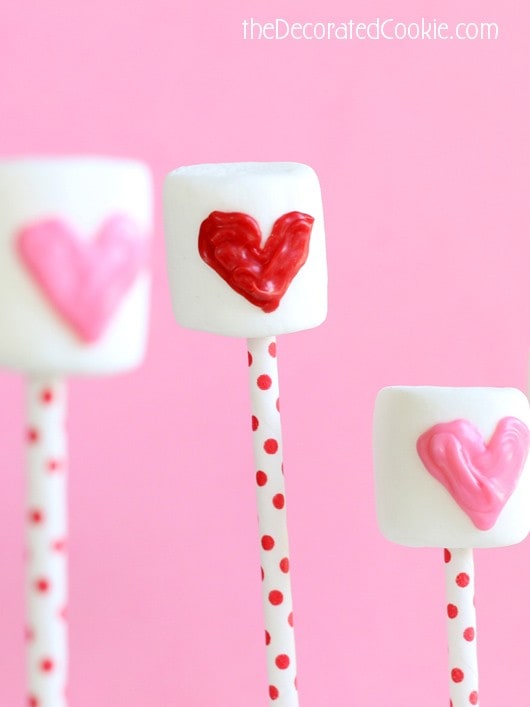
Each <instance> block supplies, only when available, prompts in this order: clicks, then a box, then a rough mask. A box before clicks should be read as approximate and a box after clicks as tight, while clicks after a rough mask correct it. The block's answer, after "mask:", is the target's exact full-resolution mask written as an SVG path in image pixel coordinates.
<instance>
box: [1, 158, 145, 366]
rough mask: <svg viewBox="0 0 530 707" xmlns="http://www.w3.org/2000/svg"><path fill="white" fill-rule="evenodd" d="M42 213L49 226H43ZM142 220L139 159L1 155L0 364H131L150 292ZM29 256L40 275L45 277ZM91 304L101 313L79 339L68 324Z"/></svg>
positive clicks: (87, 316)
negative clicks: (100, 320) (104, 312)
mask: <svg viewBox="0 0 530 707" xmlns="http://www.w3.org/2000/svg"><path fill="white" fill-rule="evenodd" d="M116 217H117V219H116ZM113 219H115V220H114V221H112V220H113ZM50 220H51V221H52V225H51V227H50V229H49V232H48V231H46V228H43V224H45V223H46V222H48V223H49V222H50ZM118 222H119V223H118ZM151 223H152V186H151V176H150V172H149V170H148V168H147V167H146V166H145V165H143V164H142V163H139V162H134V161H130V160H121V159H108V158H96V157H72V158H36V159H33V158H28V159H19V160H9V161H3V162H0V366H5V367H8V368H14V369H17V370H22V371H26V372H30V373H46V374H61V375H63V374H64V375H66V374H100V373H112V372H117V371H123V370H127V369H130V368H133V367H135V366H136V365H138V364H139V363H140V361H141V360H142V358H143V355H144V350H145V344H146V334H147V320H148V298H149V276H148V271H147V262H146V258H145V257H144V258H143V262H142V264H141V265H140V264H139V261H140V259H141V257H142V256H140V255H139V253H140V252H141V251H143V252H144V255H147V247H148V241H147V239H148V238H149V236H150V235H151V228H152V225H151ZM109 224H111V225H109ZM39 230H40V232H39V233H37V232H38V231H39ZM28 231H29V232H30V237H29V238H28V237H27V232H28ZM102 231H105V236H104V238H103V239H102V240H105V239H107V243H106V246H105V247H106V252H105V254H104V253H103V251H104V250H105V248H104V247H102V248H101V249H100V250H99V251H98V250H97V249H95V248H94V245H95V243H96V242H98V243H101V242H102V241H100V239H99V236H100V235H101V234H102ZM117 231H120V232H121V234H120V235H118V236H117V237H118V239H122V240H120V241H119V243H117V242H116V240H115V237H116V232H117ZM125 231H126V233H125V235H123V234H124V232H125ZM111 232H112V234H111ZM23 233H26V236H23V235H22V234H23ZM109 234H111V235H110V236H109ZM48 235H49V237H50V238H51V239H52V240H51V241H50V240H46V239H47V238H48ZM122 236H123V238H122ZM56 237H57V239H58V241H59V243H58V242H57V240H56ZM24 238H26V240H25V241H24ZM39 239H40V243H39ZM96 239H97V241H96ZM113 239H114V240H113ZM30 241H31V242H30ZM109 241H112V243H109ZM48 243H50V244H52V245H48ZM88 244H90V245H88ZM129 244H130V246H129ZM91 249H92V250H91ZM129 250H130V251H131V252H132V251H134V252H135V253H136V255H135V256H134V257H133V256H132V255H131V252H129ZM79 254H81V255H79ZM31 259H33V266H34V267H35V268H37V269H40V270H41V271H43V272H44V275H43V274H42V272H41V278H44V280H45V282H44V284H43V281H42V280H41V281H40V282H39V277H38V276H36V275H35V272H34V271H32V269H31V266H30V260H31ZM54 259H55V260H54ZM124 259H125V260H128V265H127V267H128V268H129V270H130V272H129V275H128V276H127V277H128V280H127V277H126V282H129V280H130V282H129V284H125V285H123V284H122V286H121V291H120V292H119V293H118V294H117V295H116V296H115V298H114V299H115V303H114V305H113V306H110V305H108V302H109V292H110V290H112V288H113V287H114V288H116V276H115V274H116V272H117V270H118V269H119V268H121V272H122V273H123V271H124V270H123V268H124V265H123V260H124ZM134 259H136V260H135V264H133V260H134ZM103 260H105V268H107V274H106V275H103V273H104V271H105V268H104V267H103ZM118 262H119V263H120V264H119V265H117V263H118ZM82 271H83V272H82ZM59 272H62V275H61V276H59V277H58V273H59ZM78 273H81V274H82V275H83V273H84V276H83V277H79V278H78V277H77V274H78ZM109 273H110V274H109ZM85 276H86V277H85ZM122 277H123V275H122ZM81 283H84V285H83V286H81ZM53 292H55V297H56V299H55V300H54V299H53V297H54V295H53ZM115 294H116V293H115ZM59 300H60V301H61V303H62V304H63V305H64V307H65V308H66V309H69V310H70V312H72V311H74V314H73V318H70V319H69V318H68V316H65V314H64V312H61V305H60V304H58V301H59ZM94 302H96V308H97V307H98V306H99V307H103V309H105V308H106V307H107V308H108V310H109V314H108V317H105V323H104V325H103V324H102V325H101V331H100V332H99V333H97V334H94V335H92V336H91V337H88V338H87V336H86V335H83V333H82V332H80V330H79V328H76V326H75V325H74V324H73V323H72V321H73V320H75V319H76V318H79V319H82V320H83V319H84V320H86V321H87V322H89V323H90V325H91V326H92V325H93V324H94V322H95V319H97V317H95V315H94V313H93V311H92V310H93V309H94ZM72 303H74V307H72Z"/></svg>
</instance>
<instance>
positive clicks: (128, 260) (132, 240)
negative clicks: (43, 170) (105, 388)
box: [16, 215, 147, 343]
mask: <svg viewBox="0 0 530 707" xmlns="http://www.w3.org/2000/svg"><path fill="white" fill-rule="evenodd" d="M16 248H17V251H18V254H19V256H20V258H21V260H22V262H23V263H24V265H25V266H26V268H27V270H28V271H29V272H30V273H31V275H32V277H33V279H34V280H35V282H36V283H37V285H38V286H39V288H40V289H41V291H42V292H43V293H44V295H45V296H46V298H47V299H48V301H49V302H50V304H52V305H53V307H54V308H55V310H56V312H57V313H58V314H59V315H60V316H61V317H62V319H63V320H64V321H65V322H67V324H69V325H70V327H71V328H72V329H73V330H74V331H75V332H76V334H77V335H78V336H79V338H80V339H82V340H83V341H85V342H87V343H91V342H94V341H97V340H98V339H99V338H100V337H101V336H102V334H103V332H104V330H105V329H106V327H107V325H108V323H109V321H110V319H111V317H112V316H113V314H114V313H115V311H116V310H117V309H118V307H119V305H120V303H121V301H122V299H123V297H124V296H125V294H126V293H127V290H128V289H129V288H130V287H131V285H132V284H133V282H134V281H135V279H136V277H137V275H138V273H139V272H140V270H141V269H142V268H143V267H144V266H145V264H146V261H147V247H146V239H145V238H142V237H140V236H139V234H138V228H137V226H136V224H135V223H133V222H132V221H131V220H130V219H128V218H127V217H125V216H122V215H115V216H112V217H111V218H109V219H108V220H106V221H105V222H104V223H103V224H102V226H101V228H100V230H99V232H98V234H97V236H96V238H95V239H94V240H93V241H89V242H87V241H83V240H81V239H80V238H78V236H77V234H76V233H75V231H74V230H73V229H72V228H71V227H70V226H69V225H68V224H66V223H64V222H63V221H60V220H59V219H50V220H46V221H39V222H38V223H34V224H31V225H29V226H26V227H24V228H23V229H22V230H21V231H20V232H19V234H18V237H17V241H16Z"/></svg>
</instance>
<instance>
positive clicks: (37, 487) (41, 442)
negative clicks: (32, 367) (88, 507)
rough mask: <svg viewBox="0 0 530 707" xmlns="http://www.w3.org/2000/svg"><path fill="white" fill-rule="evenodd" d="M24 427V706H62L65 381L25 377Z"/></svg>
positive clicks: (64, 666)
mask: <svg viewBox="0 0 530 707" xmlns="http://www.w3.org/2000/svg"><path fill="white" fill-rule="evenodd" d="M27 406H28V428H27V433H26V434H27V438H26V441H27V472H28V477H27V579H26V582H27V585H26V594H27V627H26V636H27V672H28V698H27V704H28V707H66V679H67V626H66V615H65V612H66V603H67V564H66V533H67V503H66V500H67V499H66V430H65V416H66V386H65V384H64V383H63V381H61V380H57V379H44V378H43V379H40V378H37V377H35V378H33V379H30V381H29V385H28V403H27Z"/></svg>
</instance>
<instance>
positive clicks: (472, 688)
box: [444, 548, 478, 707]
mask: <svg viewBox="0 0 530 707" xmlns="http://www.w3.org/2000/svg"><path fill="white" fill-rule="evenodd" d="M444 559H445V582H446V595H447V629H448V639H449V686H450V688H449V692H450V697H451V702H450V704H451V707H469V706H470V705H478V662H477V645H476V626H477V621H476V612H475V603H474V595H475V571H474V566H473V550H471V549H461V548H458V549H451V550H444Z"/></svg>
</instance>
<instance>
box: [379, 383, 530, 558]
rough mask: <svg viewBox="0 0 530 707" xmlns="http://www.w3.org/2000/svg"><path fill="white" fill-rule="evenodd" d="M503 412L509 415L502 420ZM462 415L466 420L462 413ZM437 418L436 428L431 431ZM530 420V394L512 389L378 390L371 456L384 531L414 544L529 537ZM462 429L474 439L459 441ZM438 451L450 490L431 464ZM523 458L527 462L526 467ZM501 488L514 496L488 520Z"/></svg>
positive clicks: (488, 543) (474, 543)
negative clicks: (529, 402)
mask: <svg viewBox="0 0 530 707" xmlns="http://www.w3.org/2000/svg"><path fill="white" fill-rule="evenodd" d="M503 418H504V419H505V418H512V420H511V421H508V422H503V423H501V425H500V426H499V422H500V421H501V420H503ZM513 418H516V419H517V420H518V421H519V422H516V421H513ZM462 420H465V421H467V422H465V423H462V422H455V421H462ZM440 423H443V427H439V428H437V432H438V434H437V435H434V434H433V433H432V432H429V433H428V434H426V433H427V432H428V431H429V430H430V429H431V428H432V427H433V426H434V425H439V424H440ZM451 423H453V424H451ZM471 425H473V426H474V428H476V432H474V431H473V428H472V427H471ZM529 426H530V410H529V404H528V400H527V398H526V396H525V395H523V393H522V392H521V391H519V390H516V389H513V388H439V387H390V388H384V389H383V390H381V391H380V392H379V395H378V397H377V401H376V406H375V415H374V464H375V484H376V501H377V515H378V521H379V527H380V529H381V532H382V533H383V535H384V536H385V537H386V538H387V539H388V540H391V541H393V542H396V543H400V544H401V545H409V546H414V547H421V546H428V547H453V548H455V547H456V548H458V547H460V548H473V547H497V546H504V545H513V544H515V543H518V542H520V541H521V540H523V539H524V538H525V537H526V535H527V534H528V532H529V531H530V462H529V460H528V458H527V457H526V456H525V455H526V452H527V451H528V429H527V428H528V427H529ZM457 428H458V429H460V430H462V429H464V428H465V429H467V431H468V434H470V435H471V438H472V441H471V442H465V441H464V442H463V443H462V439H461V435H460V433H456V436H455V430H456V429H457ZM505 428H506V429H505ZM496 430H497V434H496V435H495V431H496ZM422 435H424V436H423V438H422V441H421V442H420V443H419V446H418V439H419V438H420V436H422ZM459 435H460V436H459ZM481 444H485V445H487V446H488V451H486V450H484V448H482V450H481V449H480V447H481ZM420 455H421V456H420ZM433 460H434V461H435V462H436V464H437V468H438V470H439V468H440V466H443V467H445V469H444V474H445V477H444V478H445V480H446V482H447V483H448V484H449V486H452V490H451V491H449V490H448V487H447V486H446V484H444V483H443V482H442V481H440V479H439V478H437V477H436V476H435V475H433V473H432V471H430V470H429V469H428V467H429V466H430V467H431V470H432V468H433ZM518 461H519V462H520V463H519V464H518V463H517V462H518ZM512 466H513V468H512ZM472 467H473V468H474V471H471V475H469V474H468V472H469V471H470V469H471V468H472ZM516 467H518V469H519V470H520V469H521V468H522V471H520V475H519V476H517V474H518V473H519V472H516ZM513 486H515V488H513ZM497 493H500V494H501V495H503V494H504V495H505V496H507V497H508V500H507V501H506V502H505V505H504V506H502V503H501V504H500V505H499V507H498V509H497V513H498V516H497V515H496V514H495V513H494V514H493V516H490V517H489V521H488V522H484V518H485V517H487V516H488V513H489V512H490V511H491V507H492V506H491V499H492V498H496V494H497ZM503 502H504V501H503ZM494 505H495V502H494ZM501 508H502V510H500V509H501ZM494 516H495V517H494ZM477 524H478V525H477ZM478 526H483V527H482V528H481V527H478ZM484 526H488V528H487V529H484Z"/></svg>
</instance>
